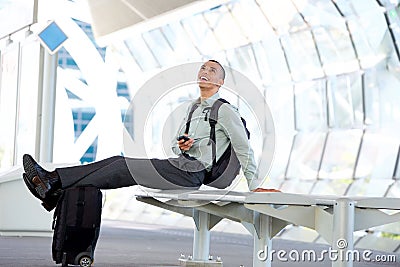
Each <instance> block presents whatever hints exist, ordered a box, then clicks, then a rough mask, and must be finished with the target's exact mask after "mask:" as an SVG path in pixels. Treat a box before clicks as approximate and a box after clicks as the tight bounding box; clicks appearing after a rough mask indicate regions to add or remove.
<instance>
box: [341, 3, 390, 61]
mask: <svg viewBox="0 0 400 267" xmlns="http://www.w3.org/2000/svg"><path fill="white" fill-rule="evenodd" d="M337 4H338V6H339V7H340V8H341V10H342V12H344V13H345V14H346V19H347V23H348V27H349V31H350V34H351V36H352V40H353V42H354V46H355V49H356V51H357V55H358V58H359V61H360V64H361V67H362V68H370V67H372V66H374V65H375V64H376V63H377V62H378V61H380V60H381V57H382V54H381V53H382V52H383V51H384V50H382V48H383V46H381V44H382V41H383V39H384V35H385V31H386V24H385V19H384V16H383V15H382V11H381V9H380V8H379V6H378V4H377V3H376V1H365V0H354V1H338V2H337ZM378 44H379V45H378Z"/></svg>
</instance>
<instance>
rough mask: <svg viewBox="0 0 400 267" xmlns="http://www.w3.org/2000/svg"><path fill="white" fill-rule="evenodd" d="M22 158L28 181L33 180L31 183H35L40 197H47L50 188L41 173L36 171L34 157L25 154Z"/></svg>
mask: <svg viewBox="0 0 400 267" xmlns="http://www.w3.org/2000/svg"><path fill="white" fill-rule="evenodd" d="M22 160H23V166H24V170H25V173H26V175H27V179H28V181H31V183H32V184H33V185H34V188H35V191H36V193H37V194H38V195H39V196H40V198H42V199H44V198H46V193H47V192H48V191H49V190H48V188H47V187H46V185H45V184H44V183H43V182H42V180H41V179H40V177H39V174H38V173H37V171H36V168H35V161H34V159H33V158H32V157H31V156H30V155H24V156H23V159H22Z"/></svg>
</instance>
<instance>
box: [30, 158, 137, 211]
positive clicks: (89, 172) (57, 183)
mask: <svg viewBox="0 0 400 267" xmlns="http://www.w3.org/2000/svg"><path fill="white" fill-rule="evenodd" d="M23 166H24V170H25V173H24V174H23V179H24V182H25V184H26V186H27V187H28V189H29V191H30V192H31V193H32V194H33V195H34V196H35V197H37V198H38V199H40V200H41V201H42V205H43V207H45V209H47V210H48V211H50V210H52V209H53V208H55V206H56V205H57V202H58V199H59V197H60V195H61V192H62V190H64V189H66V188H69V187H74V186H88V185H91V186H95V187H97V188H99V189H111V188H119V187H124V186H131V185H135V184H136V183H135V180H134V179H133V178H132V176H131V175H130V172H129V170H128V168H127V167H126V163H125V160H124V159H123V157H120V156H115V157H111V158H107V159H104V160H101V161H98V162H94V163H91V164H87V165H80V166H75V167H67V168H60V169H55V170H54V171H47V170H45V169H43V168H42V167H41V166H40V165H39V164H38V163H37V162H36V161H35V160H34V159H33V158H32V156H30V155H24V156H23Z"/></svg>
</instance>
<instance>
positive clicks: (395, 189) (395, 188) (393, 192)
mask: <svg viewBox="0 0 400 267" xmlns="http://www.w3.org/2000/svg"><path fill="white" fill-rule="evenodd" d="M399 196H400V181H396V182H394V183H393V184H392V185H391V186H390V188H389V190H388V192H387V194H386V197H399Z"/></svg>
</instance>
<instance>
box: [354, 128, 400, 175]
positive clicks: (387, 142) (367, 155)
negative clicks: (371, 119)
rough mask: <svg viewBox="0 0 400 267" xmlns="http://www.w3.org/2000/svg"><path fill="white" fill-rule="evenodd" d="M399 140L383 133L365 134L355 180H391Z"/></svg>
mask: <svg viewBox="0 0 400 267" xmlns="http://www.w3.org/2000/svg"><path fill="white" fill-rule="evenodd" d="M398 150H399V140H397V139H396V138H393V137H390V135H389V134H387V133H385V132H382V131H381V132H379V131H378V132H366V133H365V135H364V137H363V142H362V146H361V151H360V158H359V160H358V163H357V169H356V175H355V177H356V178H372V179H392V178H393V174H394V169H395V164H396V159H397V155H398Z"/></svg>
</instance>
